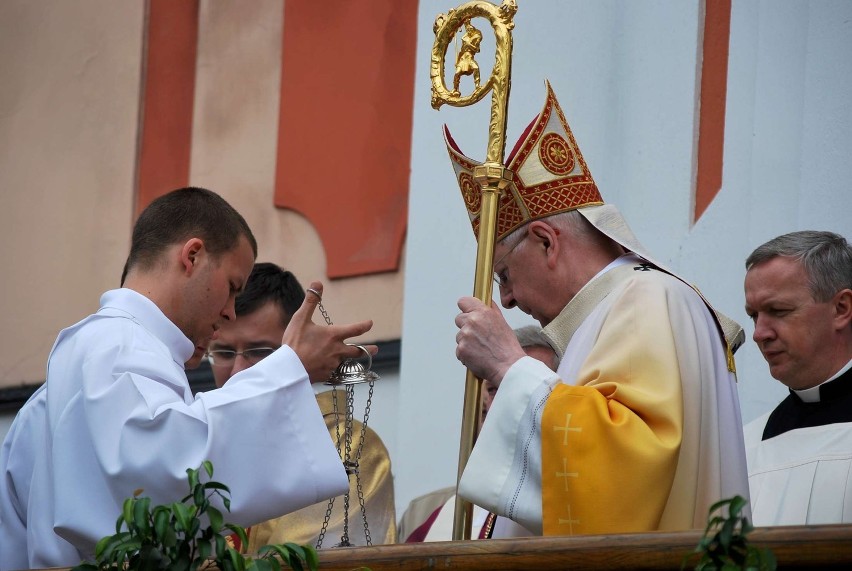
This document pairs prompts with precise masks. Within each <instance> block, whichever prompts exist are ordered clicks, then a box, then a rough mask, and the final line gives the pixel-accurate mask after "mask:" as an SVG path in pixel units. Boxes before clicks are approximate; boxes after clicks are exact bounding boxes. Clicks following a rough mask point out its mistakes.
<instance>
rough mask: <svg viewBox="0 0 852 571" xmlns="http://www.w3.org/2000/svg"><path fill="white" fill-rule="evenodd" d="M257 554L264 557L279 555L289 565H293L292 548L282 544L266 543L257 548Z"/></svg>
mask: <svg viewBox="0 0 852 571" xmlns="http://www.w3.org/2000/svg"><path fill="white" fill-rule="evenodd" d="M257 554H258V555H261V556H263V557H274V556H275V555H278V557H280V558H281V560H282V561H283V562H284V563H286V564H287V566H288V567H292V566H293V565H292V563H291V562H290V559H291V554H290V550H289V549H287V548H286V547H285V546H284V545H280V544H272V545H264V546H263V547H261V548H260V549H258V550H257Z"/></svg>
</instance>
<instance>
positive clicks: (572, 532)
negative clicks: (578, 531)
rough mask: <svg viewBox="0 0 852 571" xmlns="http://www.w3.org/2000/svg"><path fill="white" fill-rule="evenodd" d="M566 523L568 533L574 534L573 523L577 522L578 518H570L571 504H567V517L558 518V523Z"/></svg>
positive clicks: (578, 521)
mask: <svg viewBox="0 0 852 571" xmlns="http://www.w3.org/2000/svg"><path fill="white" fill-rule="evenodd" d="M566 523H567V524H568V535H574V524H575V523H576V524H579V523H580V520H578V519H571V504H568V519H562V518H559V525H565V524H566Z"/></svg>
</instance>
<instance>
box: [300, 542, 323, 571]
mask: <svg viewBox="0 0 852 571" xmlns="http://www.w3.org/2000/svg"><path fill="white" fill-rule="evenodd" d="M302 548H303V549H304V550H305V563H307V564H308V569H310V570H311V571H316V570H317V569H318V568H319V555H318V554H317V550H316V549H314V548H313V546H311V545H303V546H302Z"/></svg>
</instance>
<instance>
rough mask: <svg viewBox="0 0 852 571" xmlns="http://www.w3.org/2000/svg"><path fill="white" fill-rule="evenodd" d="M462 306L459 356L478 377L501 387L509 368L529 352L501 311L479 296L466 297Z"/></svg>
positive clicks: (459, 317) (458, 334) (457, 339)
mask: <svg viewBox="0 0 852 571" xmlns="http://www.w3.org/2000/svg"><path fill="white" fill-rule="evenodd" d="M458 305H459V309H461V311H462V312H461V313H460V314H458V315H457V316H456V326H457V327H458V328H459V332H458V333H457V334H456V357H457V358H458V360H459V361H461V362H462V363H463V364H464V366H465V367H467V368H468V369H470V370H471V371H473V374H475V375H476V376H477V377H479V378H480V379H488V380H489V381H490V382H491V383H493V384H494V385H495V386H498V387H499V386H500V383H501V382H502V381H503V376H504V375H505V374H506V371H508V370H509V367H511V366H512V365H513V364H514V363H515V361H517V360H518V359H520V358H521V357H524V356H525V355H526V353H524V350H523V349H521V344H520V343H518V338H517V337H516V336H515V332H514V331H512V328H511V327H509V324H508V323H506V319H505V318H504V317H503V313H502V312H501V311H500V308H498V307H495V306H494V305H485V304H484V303H482V301H480V300H478V299H476V298H475V297H463V298H461V299H460V300H459V302H458Z"/></svg>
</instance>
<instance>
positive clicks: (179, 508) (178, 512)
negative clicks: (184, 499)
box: [171, 502, 191, 532]
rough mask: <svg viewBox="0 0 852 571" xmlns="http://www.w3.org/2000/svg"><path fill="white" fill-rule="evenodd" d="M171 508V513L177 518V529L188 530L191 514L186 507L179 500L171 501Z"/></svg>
mask: <svg viewBox="0 0 852 571" xmlns="http://www.w3.org/2000/svg"><path fill="white" fill-rule="evenodd" d="M171 508H172V514H174V517H175V520H177V531H184V532H188V531H189V520H190V519H191V516H190V515H189V510H188V509H187V507H186V506H185V505H183V504H182V503H180V502H173V503H172V504H171Z"/></svg>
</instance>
